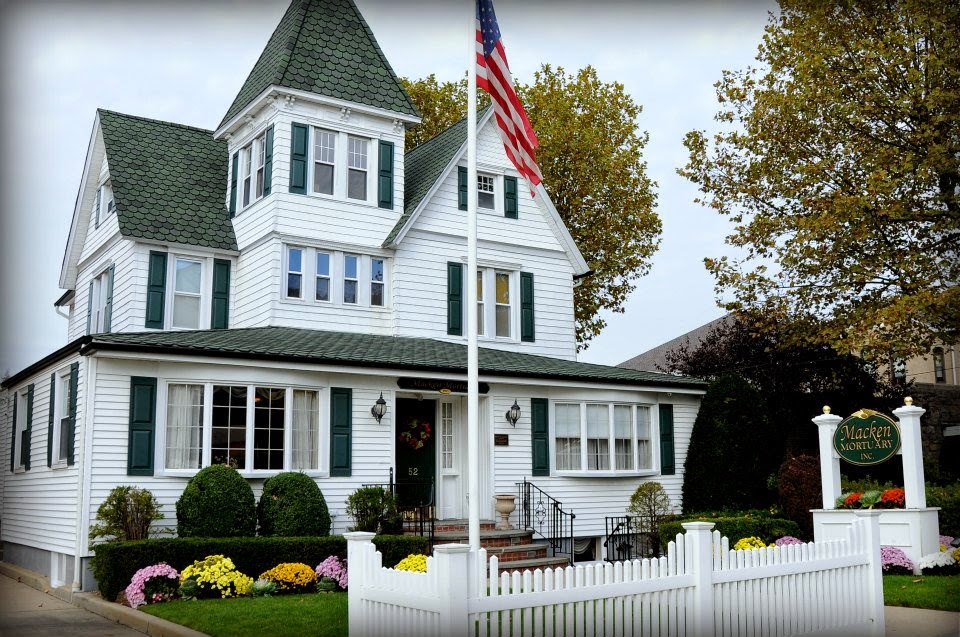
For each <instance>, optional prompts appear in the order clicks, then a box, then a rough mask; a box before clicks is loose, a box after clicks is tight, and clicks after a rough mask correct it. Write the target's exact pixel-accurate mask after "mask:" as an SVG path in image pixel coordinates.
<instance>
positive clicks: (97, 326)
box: [90, 268, 110, 334]
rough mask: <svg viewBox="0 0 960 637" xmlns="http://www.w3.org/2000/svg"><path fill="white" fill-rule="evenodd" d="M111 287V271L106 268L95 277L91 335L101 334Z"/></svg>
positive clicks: (91, 300) (91, 305)
mask: <svg viewBox="0 0 960 637" xmlns="http://www.w3.org/2000/svg"><path fill="white" fill-rule="evenodd" d="M108 287H110V269H109V268H106V269H104V270H103V271H101V272H100V273H99V274H97V276H95V277H93V288H92V290H91V292H90V293H91V294H92V295H93V297H92V298H91V299H90V333H91V334H101V333H103V331H104V327H105V324H106V318H107V298H108V297H107V288H108Z"/></svg>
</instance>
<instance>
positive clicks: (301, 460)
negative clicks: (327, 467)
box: [290, 389, 320, 471]
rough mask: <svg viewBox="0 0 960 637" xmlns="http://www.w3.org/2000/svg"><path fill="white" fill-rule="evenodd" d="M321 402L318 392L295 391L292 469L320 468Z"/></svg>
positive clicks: (309, 469)
mask: <svg viewBox="0 0 960 637" xmlns="http://www.w3.org/2000/svg"><path fill="white" fill-rule="evenodd" d="M319 403H320V400H319V396H318V395H317V392H315V391H307V390H304V389H295V390H294V391H293V422H292V428H291V429H292V433H293V435H292V436H291V452H292V453H291V461H292V462H291V467H290V468H291V469H293V470H294V471H315V470H317V469H319V468H320V458H319V453H318V450H319V449H320V404H319Z"/></svg>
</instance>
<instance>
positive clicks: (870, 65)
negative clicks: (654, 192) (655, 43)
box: [679, 0, 960, 359]
mask: <svg viewBox="0 0 960 637" xmlns="http://www.w3.org/2000/svg"><path fill="white" fill-rule="evenodd" d="M958 24H960V4H958V3H955V2H941V1H939V0H904V1H902V2H880V1H877V0H866V1H864V2H822V1H820V0H781V2H780V11H779V12H778V13H776V14H772V15H771V17H770V20H769V23H768V25H767V27H766V32H765V35H764V37H763V41H762V42H761V44H760V45H759V48H758V53H757V60H758V62H759V64H758V65H757V66H755V67H750V68H747V69H745V70H736V71H725V72H724V73H723V76H722V79H721V80H720V81H719V82H718V83H717V84H716V89H717V90H716V93H717V99H718V101H719V103H720V110H719V112H718V113H717V114H716V116H715V119H716V120H717V122H719V123H720V126H721V130H720V132H718V133H717V134H715V135H713V136H711V137H708V136H707V135H706V134H705V133H704V132H701V131H693V132H690V133H688V134H687V137H686V140H685V145H686V147H687V148H688V150H689V162H688V163H687V165H686V166H685V167H684V168H683V169H682V170H680V171H679V172H680V174H681V175H683V176H685V177H687V178H689V179H690V180H691V181H693V182H694V183H695V184H697V186H699V188H700V191H701V192H702V195H701V196H700V197H699V199H698V201H699V202H701V203H703V204H704V205H707V206H710V207H712V208H713V209H715V210H716V211H717V212H718V213H720V214H722V215H726V216H728V217H729V218H730V220H731V222H732V223H733V224H734V229H733V231H732V232H731V234H730V235H729V236H728V237H727V241H728V243H730V244H732V245H733V246H737V247H739V248H741V249H742V250H741V253H740V254H739V255H738V256H737V257H736V258H729V257H722V258H715V259H706V260H705V262H706V265H707V268H708V269H709V270H710V271H711V272H712V274H713V275H714V276H715V278H716V289H717V292H718V295H719V296H720V297H721V298H722V299H724V301H725V303H726V307H727V308H728V309H731V310H741V311H744V312H752V313H753V314H754V315H755V317H757V319H758V320H760V321H763V322H764V323H765V324H767V325H777V324H778V323H781V322H783V320H784V319H785V318H787V317H789V318H791V325H794V326H797V327H799V329H797V330H795V332H794V333H793V334H791V335H790V338H792V339H794V340H796V341H798V342H799V341H807V342H814V343H825V344H828V345H831V346H833V347H834V348H835V349H837V350H839V351H855V352H858V353H859V354H860V355H861V356H865V357H868V358H875V359H888V358H889V357H890V356H891V355H894V356H902V357H908V356H909V355H912V354H917V353H921V352H926V351H929V348H930V347H931V346H932V344H933V343H934V341H936V340H941V341H945V342H953V341H955V340H956V338H957V336H958V334H960V287H958V281H960V29H958V27H957V25H958Z"/></svg>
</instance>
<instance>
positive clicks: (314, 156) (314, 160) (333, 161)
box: [310, 126, 343, 197]
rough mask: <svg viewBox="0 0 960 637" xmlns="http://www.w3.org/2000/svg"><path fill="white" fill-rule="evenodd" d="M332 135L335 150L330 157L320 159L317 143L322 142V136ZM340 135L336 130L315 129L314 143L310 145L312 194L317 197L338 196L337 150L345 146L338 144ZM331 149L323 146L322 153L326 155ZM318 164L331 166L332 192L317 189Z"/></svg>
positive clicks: (317, 127) (331, 151) (316, 127)
mask: <svg viewBox="0 0 960 637" xmlns="http://www.w3.org/2000/svg"><path fill="white" fill-rule="evenodd" d="M321 134H322V135H325V136H326V135H331V136H332V139H333V148H332V149H330V155H329V156H328V157H324V158H318V155H319V154H320V153H318V152H317V141H318V140H320V135H321ZM338 137H339V133H337V131H335V130H331V129H329V128H321V127H319V126H314V127H313V143H312V144H310V155H311V157H310V159H311V161H310V192H311V193H312V194H315V195H321V196H324V197H332V196H335V195H336V194H337V149H338V148H339V147H340V146H342V145H343V144H339V143H337V139H338ZM328 148H329V147H328V146H327V145H321V152H322V153H326V152H327V149H328ZM317 164H323V165H325V166H331V167H332V169H331V177H330V192H322V191H320V190H317V189H316V185H317V183H316V167H317Z"/></svg>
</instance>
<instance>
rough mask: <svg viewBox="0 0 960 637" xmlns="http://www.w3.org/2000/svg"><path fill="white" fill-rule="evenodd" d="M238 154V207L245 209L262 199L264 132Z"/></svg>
mask: <svg viewBox="0 0 960 637" xmlns="http://www.w3.org/2000/svg"><path fill="white" fill-rule="evenodd" d="M239 153H240V155H239V157H240V159H239V162H238V164H239V165H238V166H237V169H238V172H239V174H238V179H237V181H238V183H239V186H240V207H241V208H246V207H247V206H249V205H250V204H252V203H254V202H256V201H259V200H260V199H262V198H263V193H264V185H265V183H266V182H265V175H266V158H267V136H266V132H264V133H262V134H261V135H259V136H258V137H257V138H255V139H254V140H253V141H251V142H250V143H249V144H247V145H246V146H244V147H243V148H241V149H240V151H239Z"/></svg>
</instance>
